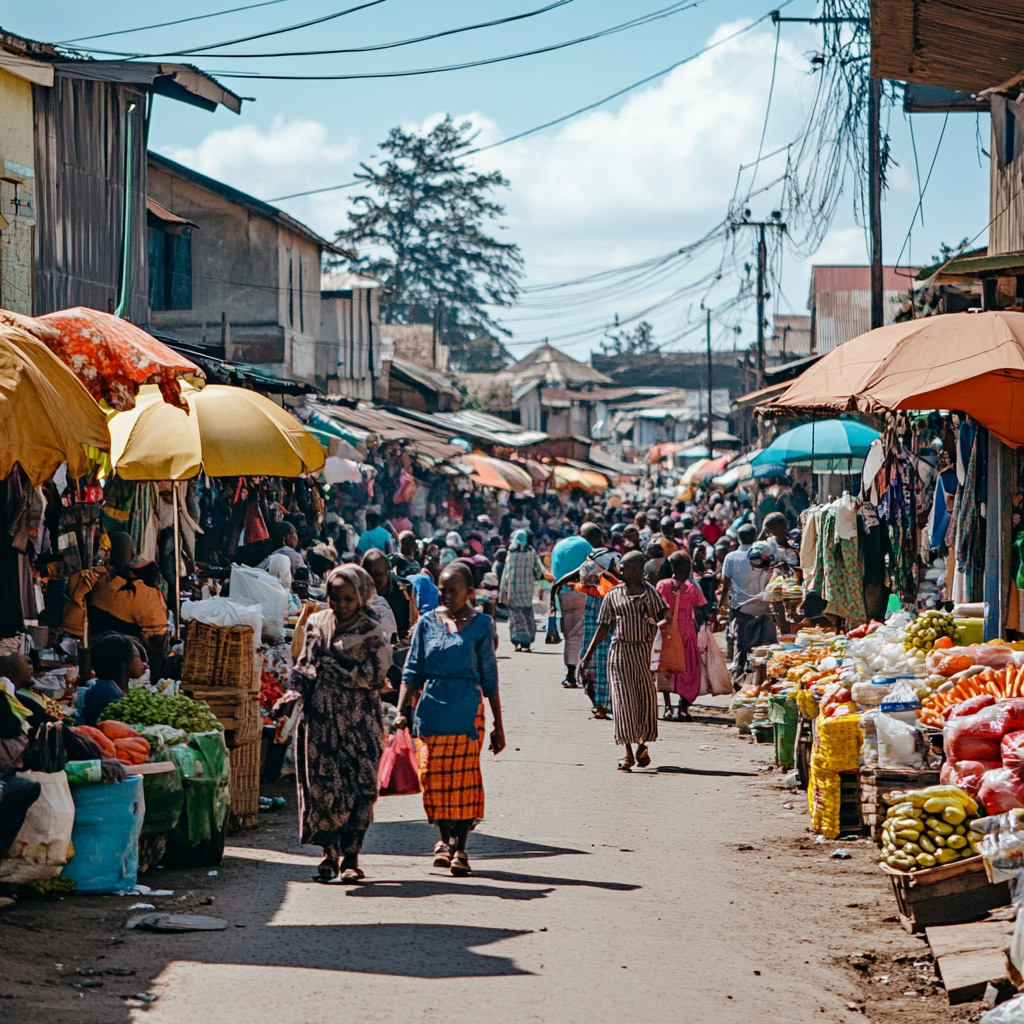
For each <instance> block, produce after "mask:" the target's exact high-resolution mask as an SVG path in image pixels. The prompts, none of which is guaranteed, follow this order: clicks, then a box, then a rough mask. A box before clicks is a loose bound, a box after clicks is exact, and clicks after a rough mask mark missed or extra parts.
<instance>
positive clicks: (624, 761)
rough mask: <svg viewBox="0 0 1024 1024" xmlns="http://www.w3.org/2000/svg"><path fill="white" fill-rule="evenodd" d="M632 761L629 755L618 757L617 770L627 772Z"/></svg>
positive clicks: (631, 767)
mask: <svg viewBox="0 0 1024 1024" xmlns="http://www.w3.org/2000/svg"><path fill="white" fill-rule="evenodd" d="M633 764H634V761H633V759H632V758H631V757H620V758H619V771H620V772H628V771H632V770H633Z"/></svg>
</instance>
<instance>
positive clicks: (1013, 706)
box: [942, 698, 1024, 762]
mask: <svg viewBox="0 0 1024 1024" xmlns="http://www.w3.org/2000/svg"><path fill="white" fill-rule="evenodd" d="M1018 729H1024V699H1021V698H1015V699H1013V700H1001V701H998V702H997V703H995V704H993V705H991V706H990V707H987V708H982V709H981V711H979V712H978V713H977V714H976V715H968V716H966V717H964V718H953V719H950V721H948V722H947V723H946V727H945V728H944V729H943V731H942V743H943V747H944V748H945V751H946V760H947V761H953V762H958V761H998V760H1001V758H1002V751H1001V749H1000V741H1001V740H1002V738H1003V737H1004V736H1005V735H1006V734H1007V733H1009V732H1016V731H1017V730H1018Z"/></svg>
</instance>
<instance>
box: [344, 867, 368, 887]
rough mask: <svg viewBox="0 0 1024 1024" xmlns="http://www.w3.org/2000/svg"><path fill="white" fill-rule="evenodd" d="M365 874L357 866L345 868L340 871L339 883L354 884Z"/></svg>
mask: <svg viewBox="0 0 1024 1024" xmlns="http://www.w3.org/2000/svg"><path fill="white" fill-rule="evenodd" d="M365 877H366V875H364V874H363V872H362V871H361V870H360V869H359V868H345V870H344V871H342V873H341V884H342V885H355V884H356V882H361V881H362V880H363V879H364V878H365Z"/></svg>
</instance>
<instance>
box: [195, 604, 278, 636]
mask: <svg viewBox="0 0 1024 1024" xmlns="http://www.w3.org/2000/svg"><path fill="white" fill-rule="evenodd" d="M181 620H182V622H202V623H204V624H205V625H207V626H225V627H227V626H252V633H253V636H254V637H259V636H260V634H262V632H263V609H262V608H261V607H260V606H259V605H258V604H246V603H245V602H244V601H234V600H232V599H231V598H228V597H208V598H207V599H206V600H205V601H183V602H182V605H181Z"/></svg>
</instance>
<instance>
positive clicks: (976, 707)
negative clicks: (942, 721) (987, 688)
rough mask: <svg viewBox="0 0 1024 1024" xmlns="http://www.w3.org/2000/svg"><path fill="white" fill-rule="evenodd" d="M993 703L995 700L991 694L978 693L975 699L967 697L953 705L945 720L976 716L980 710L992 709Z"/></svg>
mask: <svg viewBox="0 0 1024 1024" xmlns="http://www.w3.org/2000/svg"><path fill="white" fill-rule="evenodd" d="M995 702H996V699H995V697H993V696H992V694H991V693H980V694H978V696H977V697H969V698H968V699H967V700H965V701H963V702H961V703H960V704H954V705H953V707H951V708H950V709H949V714H947V715H946V718H947V719H950V718H967V717H969V716H970V715H976V714H977V713H978V712H979V711H981V709H982V708H990V707H992V705H993V704H995Z"/></svg>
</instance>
